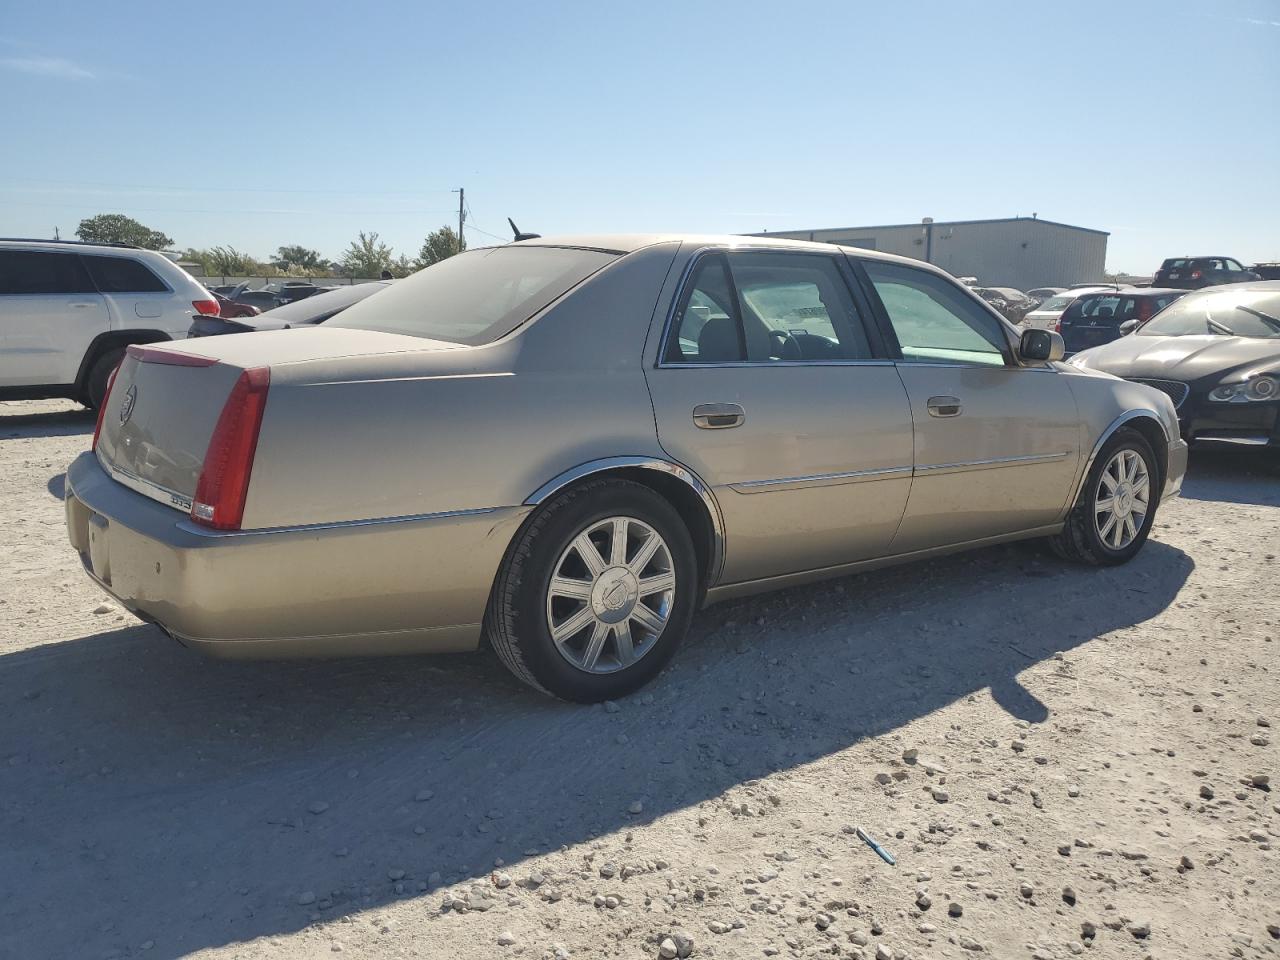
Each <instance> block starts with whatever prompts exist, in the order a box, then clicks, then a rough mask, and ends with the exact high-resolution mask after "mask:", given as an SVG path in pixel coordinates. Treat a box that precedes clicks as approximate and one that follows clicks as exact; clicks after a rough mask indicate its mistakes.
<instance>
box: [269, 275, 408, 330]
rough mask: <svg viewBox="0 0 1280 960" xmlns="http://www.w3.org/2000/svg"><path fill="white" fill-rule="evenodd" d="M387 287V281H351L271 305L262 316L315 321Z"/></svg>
mask: <svg viewBox="0 0 1280 960" xmlns="http://www.w3.org/2000/svg"><path fill="white" fill-rule="evenodd" d="M386 288H387V281H385V280H384V281H380V282H378V283H353V284H352V285H351V286H349V287H339V288H338V289H337V290H326V291H325V292H324V293H317V294H316V295H315V296H313V297H306V298H304V299H302V300H295V301H293V303H286V304H284V305H283V306H280V307H273V308H272V309H270V310H267V311H265V312H263V314H262V315H263V316H264V317H267V318H268V319H271V320H279V321H280V322H281V323H288V324H297V323H315V322H317V319H323V318H327V317H331V316H333V315H334V314H335V313H337V312H338V311H339V310H345V309H346V308H347V307H349V306H351V305H352V304H353V303H359V302H360V301H361V300H363V299H365V297H368V296H370V295H371V294H374V293H377V292H378V291H379V290H385V289H386Z"/></svg>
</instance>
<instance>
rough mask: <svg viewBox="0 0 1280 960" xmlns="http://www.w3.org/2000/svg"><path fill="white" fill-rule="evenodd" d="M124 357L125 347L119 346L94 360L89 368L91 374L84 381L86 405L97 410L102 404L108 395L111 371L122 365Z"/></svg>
mask: <svg viewBox="0 0 1280 960" xmlns="http://www.w3.org/2000/svg"><path fill="white" fill-rule="evenodd" d="M123 359H124V348H123V347H117V348H116V349H114V350H108V351H107V352H106V353H104V354H102V356H100V357H98V359H97V360H95V361H93V366H92V367H90V368H89V376H88V377H86V378H85V383H84V404H85V406H87V407H89V408H90V409H91V410H97V409H98V408H99V407H101V406H102V401H103V400H104V399H105V398H106V396H107V381H108V380H110V379H111V372H112V371H113V370H115V368H116V367H118V366H120V361H121V360H123Z"/></svg>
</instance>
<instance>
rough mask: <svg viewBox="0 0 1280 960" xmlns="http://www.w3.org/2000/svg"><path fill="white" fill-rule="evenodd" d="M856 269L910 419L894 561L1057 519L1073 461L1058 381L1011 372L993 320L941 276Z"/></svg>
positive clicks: (1074, 444)
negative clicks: (890, 353) (909, 458)
mask: <svg viewBox="0 0 1280 960" xmlns="http://www.w3.org/2000/svg"><path fill="white" fill-rule="evenodd" d="M860 263H861V266H862V268H863V270H864V271H865V277H866V280H867V282H868V284H869V287H870V290H871V291H873V292H874V295H875V297H876V300H877V302H876V307H877V314H878V316H879V317H880V319H881V321H882V323H884V324H885V333H886V337H889V338H892V339H893V341H896V342H894V343H892V344H891V346H892V347H893V348H894V349H895V350H896V351H897V355H898V357H899V359H898V361H897V370H898V373H899V374H900V375H901V377H902V382H903V384H905V386H906V389H907V394H908V396H909V398H910V403H911V413H912V417H913V419H914V421H915V450H914V462H915V479H914V480H913V481H912V485H911V496H910V499H909V500H908V502H907V509H906V512H905V515H904V516H903V518H902V525H901V527H900V528H899V530H898V533H897V535H896V536H895V537H894V539H893V542H892V545H891V549H892V552H893V553H895V554H899V553H908V552H911V551H913V550H921V549H926V548H929V547H939V546H946V545H950V544H958V543H965V542H969V541H972V540H979V539H983V538H986V537H994V536H999V535H1002V534H1009V533H1015V532H1019V531H1024V530H1031V529H1035V528H1038V527H1041V526H1046V525H1049V524H1052V523H1054V522H1056V521H1057V520H1059V519H1060V517H1061V514H1062V509H1063V506H1064V505H1065V504H1066V502H1067V499H1068V496H1069V492H1070V487H1071V482H1072V479H1073V478H1074V476H1075V471H1076V465H1077V462H1078V458H1079V440H1078V419H1077V414H1076V405H1075V399H1074V397H1073V396H1072V394H1071V390H1070V388H1069V387H1068V386H1067V384H1066V382H1065V381H1064V379H1063V378H1062V377H1061V376H1060V375H1059V374H1058V373H1057V371H1056V370H1054V369H1053V368H1052V367H1051V366H1049V365H1047V364H1046V365H1042V366H1039V367H1024V366H1021V365H1020V364H1018V363H1017V362H1016V361H1015V360H1014V358H1013V356H1012V352H1011V349H1010V346H1009V340H1008V338H1007V337H1006V335H1005V332H1004V327H1003V325H1002V324H1001V323H1000V321H999V320H997V319H996V318H995V317H993V316H992V315H991V314H990V312H988V311H987V310H986V309H984V308H983V307H982V306H981V305H980V304H978V303H975V302H974V300H973V298H972V297H971V296H969V295H968V294H967V293H965V292H964V291H963V290H961V289H960V288H959V287H958V286H957V285H956V284H955V283H954V282H953V281H951V280H949V279H947V278H946V277H944V276H941V275H939V274H937V273H935V272H933V271H930V270H924V269H918V268H915V267H910V266H906V265H903V264H897V263H886V262H883V261H875V260H863V261H860Z"/></svg>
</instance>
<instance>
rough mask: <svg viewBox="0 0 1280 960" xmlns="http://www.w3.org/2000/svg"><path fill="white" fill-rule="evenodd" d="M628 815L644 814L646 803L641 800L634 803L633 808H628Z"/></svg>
mask: <svg viewBox="0 0 1280 960" xmlns="http://www.w3.org/2000/svg"><path fill="white" fill-rule="evenodd" d="M627 813H630V814H636V813H644V803H643V802H641V801H639V800H636V801H634V802H633V803H632V804H631V806H629V807H627Z"/></svg>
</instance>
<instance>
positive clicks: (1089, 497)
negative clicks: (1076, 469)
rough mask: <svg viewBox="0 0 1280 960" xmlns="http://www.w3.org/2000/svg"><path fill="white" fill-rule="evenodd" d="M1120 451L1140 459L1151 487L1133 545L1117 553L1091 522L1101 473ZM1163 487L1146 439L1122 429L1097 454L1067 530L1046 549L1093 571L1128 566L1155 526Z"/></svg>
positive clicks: (1053, 537)
mask: <svg viewBox="0 0 1280 960" xmlns="http://www.w3.org/2000/svg"><path fill="white" fill-rule="evenodd" d="M1122 450H1132V451H1133V452H1134V453H1136V454H1137V455H1138V456H1139V457H1141V458H1142V461H1143V464H1144V465H1145V468H1146V472H1147V477H1148V478H1149V483H1150V496H1149V499H1148V503H1147V512H1146V515H1145V516H1144V517H1143V518H1142V524H1141V525H1140V526H1139V527H1138V531H1137V535H1136V536H1135V537H1134V538H1133V540H1132V541H1130V542H1129V543H1127V544H1125V545H1124V546H1123V547H1121V548H1119V549H1115V548H1113V547H1111V546H1110V545H1109V544H1107V543H1106V542H1104V541H1103V539H1102V536H1101V534H1100V533H1099V531H1098V527H1097V524H1096V523H1095V522H1094V515H1095V514H1094V511H1095V504H1096V503H1097V497H1098V489H1099V487H1100V486H1101V484H1102V474H1103V471H1105V470H1106V469H1107V466H1108V464H1110V463H1111V461H1112V459H1113V458H1114V457H1115V456H1116V454H1117V453H1119V452H1120V451H1122ZM1163 484H1164V474H1163V471H1162V470H1161V469H1160V466H1159V464H1158V462H1157V461H1156V455H1155V452H1154V451H1153V450H1152V449H1151V444H1150V443H1148V442H1147V438H1146V437H1144V436H1143V435H1142V434H1141V433H1139V432H1138V431H1136V430H1131V429H1128V428H1123V427H1122V428H1121V429H1119V430H1117V431H1116V432H1115V434H1114V435H1113V436H1112V437H1111V439H1110V440H1108V441H1107V442H1106V443H1105V444H1104V445H1103V447H1102V449H1101V450H1100V451H1098V456H1097V458H1096V459H1095V460H1094V461H1093V466H1092V467H1090V468H1089V475H1088V476H1087V477H1086V478H1085V482H1084V485H1083V486H1082V487H1081V489H1080V496H1079V498H1078V499H1077V501H1076V504H1075V506H1074V507H1072V508H1071V513H1070V514H1069V515H1068V516H1067V522H1066V526H1065V527H1064V528H1063V530H1062V532H1061V533H1060V534H1057V535H1056V536H1052V537H1050V538H1049V546H1050V548H1051V549H1052V550H1053V552H1054V553H1056V554H1057V555H1058V556H1059V557H1061V558H1062V559H1064V560H1070V561H1072V562H1075V563H1085V564H1090V565H1092V566H1095V567H1111V566H1116V565H1118V564H1121V563H1128V562H1129V561H1130V560H1132V559H1133V558H1134V557H1135V556H1136V555H1137V553H1138V551H1139V550H1141V549H1142V545H1143V544H1144V543H1146V542H1147V536H1148V535H1149V534H1150V533H1151V525H1152V524H1153V523H1154V522H1155V517H1156V510H1157V509H1158V508H1159V506H1160V491H1161V489H1162V487H1163Z"/></svg>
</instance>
